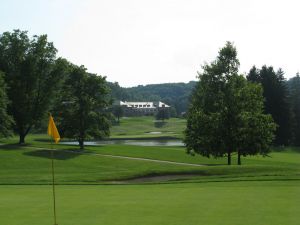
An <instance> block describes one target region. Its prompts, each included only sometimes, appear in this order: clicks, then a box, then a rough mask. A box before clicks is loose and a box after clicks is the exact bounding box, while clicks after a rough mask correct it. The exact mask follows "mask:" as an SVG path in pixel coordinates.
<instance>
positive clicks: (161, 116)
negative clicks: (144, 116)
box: [155, 107, 170, 121]
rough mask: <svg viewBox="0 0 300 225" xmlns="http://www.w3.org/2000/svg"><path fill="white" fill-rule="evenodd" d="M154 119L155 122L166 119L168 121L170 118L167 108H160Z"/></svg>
mask: <svg viewBox="0 0 300 225" xmlns="http://www.w3.org/2000/svg"><path fill="white" fill-rule="evenodd" d="M155 118H156V119H157V120H162V121H164V120H166V119H169V118H170V112H169V109H168V108H165V107H161V108H159V109H158V111H157V113H156V115H155Z"/></svg>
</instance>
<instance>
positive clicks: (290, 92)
mask: <svg viewBox="0 0 300 225" xmlns="http://www.w3.org/2000/svg"><path fill="white" fill-rule="evenodd" d="M239 65H240V63H239V60H238V58H237V50H236V48H235V47H234V46H233V44H232V43H230V42H227V43H226V45H225V47H223V48H221V49H220V51H219V55H218V56H217V58H216V60H215V61H213V62H211V63H210V64H205V65H204V66H203V67H202V69H203V70H202V72H199V73H198V78H199V81H198V83H197V85H196V87H195V89H194V91H193V94H192V98H191V104H190V107H189V111H188V114H187V128H186V130H185V137H184V142H185V144H186V146H187V151H188V153H189V154H192V155H193V154H195V153H198V154H201V155H203V156H206V157H216V158H217V157H224V156H226V157H227V159H228V165H230V164H231V157H232V155H233V154H237V156H238V157H237V160H238V164H239V165H240V164H241V156H247V155H256V154H261V155H264V156H266V155H267V154H268V153H269V152H270V145H271V144H275V145H288V144H294V145H298V144H299V136H298V135H299V124H300V120H299V106H300V102H299V92H300V85H299V84H300V82H299V74H297V75H296V77H294V78H292V79H290V80H289V82H286V80H285V79H284V73H283V71H282V69H279V70H278V71H276V72H275V71H274V69H273V67H271V66H270V67H267V66H263V67H262V68H261V69H257V68H256V67H255V66H254V67H253V68H251V70H250V72H249V73H248V74H247V76H244V75H241V74H239V73H238V70H239Z"/></svg>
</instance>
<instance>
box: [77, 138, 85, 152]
mask: <svg viewBox="0 0 300 225" xmlns="http://www.w3.org/2000/svg"><path fill="white" fill-rule="evenodd" d="M78 142H79V148H80V149H81V150H83V149H84V141H83V139H79V140H78Z"/></svg>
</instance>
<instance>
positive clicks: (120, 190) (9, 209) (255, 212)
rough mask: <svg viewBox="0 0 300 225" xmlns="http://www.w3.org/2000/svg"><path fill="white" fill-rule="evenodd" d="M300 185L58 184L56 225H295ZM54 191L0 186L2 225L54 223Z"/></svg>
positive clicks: (43, 188) (297, 215)
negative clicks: (52, 192) (52, 193)
mask: <svg viewBox="0 0 300 225" xmlns="http://www.w3.org/2000/svg"><path fill="white" fill-rule="evenodd" d="M299 185H300V181H288V182H280V181H270V182H264V181H260V182H230V183H226V182H224V183H223V182H221V183H220V182H212V183H201V184H193V183H192V184H167V185H161V184H160V185H100V186H99V185H97V186H94V185H88V186H80V185H72V186H70V185H68V186H64V185H59V186H57V214H58V224H64V225H75V224H81V225H91V224H92V225H102V224H110V225H132V224H143V225H166V224H172V225H187V224H193V225H201V224H205V225H219V224H220V225H232V224H234V225H253V224H255V225H266V224H272V225H283V224H286V225H287V224H288V225H297V224H299V214H300V209H299V205H300V189H299ZM51 197H52V195H51V186H44V185H42V186H36V185H25V186H24V185H18V186H7V185H1V186H0V199H1V204H0V222H1V224H9V225H24V224H30V225H42V224H52V223H53V218H52V201H51V200H52V199H51Z"/></svg>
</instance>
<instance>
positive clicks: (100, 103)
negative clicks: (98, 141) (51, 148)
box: [55, 66, 110, 149]
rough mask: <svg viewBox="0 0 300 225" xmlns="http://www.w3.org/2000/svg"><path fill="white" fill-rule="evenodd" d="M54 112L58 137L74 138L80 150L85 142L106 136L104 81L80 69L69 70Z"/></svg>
mask: <svg viewBox="0 0 300 225" xmlns="http://www.w3.org/2000/svg"><path fill="white" fill-rule="evenodd" d="M63 90H64V91H63V92H62V96H61V98H60V100H59V102H58V104H57V108H56V109H55V111H56V112H58V116H57V118H59V129H60V131H61V134H62V137H68V138H75V139H76V140H77V141H78V143H79V146H80V149H83V148H84V141H85V140H86V139H87V138H90V137H93V138H103V137H105V136H108V135H109V126H110V123H109V118H108V117H109V114H108V113H107V112H106V108H107V107H108V106H109V103H110V101H109V98H108V96H107V94H108V88H107V86H106V81H105V77H101V76H97V75H95V74H90V73H87V72H86V69H85V68H84V67H83V66H80V67H78V66H72V69H71V72H70V75H69V77H68V78H67V79H66V81H65V84H64V87H63Z"/></svg>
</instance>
